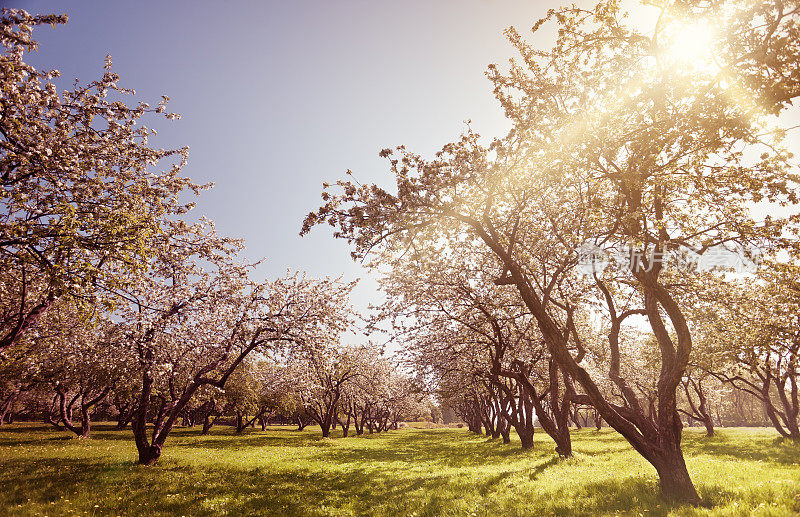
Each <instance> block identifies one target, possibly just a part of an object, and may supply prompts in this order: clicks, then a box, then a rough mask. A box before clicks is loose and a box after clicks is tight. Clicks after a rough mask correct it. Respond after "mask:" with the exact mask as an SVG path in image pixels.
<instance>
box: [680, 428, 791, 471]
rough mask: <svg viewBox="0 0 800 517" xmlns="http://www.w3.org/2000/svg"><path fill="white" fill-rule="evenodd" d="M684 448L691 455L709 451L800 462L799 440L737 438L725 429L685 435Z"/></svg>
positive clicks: (736, 456)
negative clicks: (713, 433)
mask: <svg viewBox="0 0 800 517" xmlns="http://www.w3.org/2000/svg"><path fill="white" fill-rule="evenodd" d="M682 447H683V452H684V454H686V455H688V456H695V455H700V454H708V455H711V456H722V457H728V458H734V459H740V460H755V461H764V462H768V463H777V464H780V465H792V464H796V463H797V462H798V461H800V443H793V442H792V441H791V440H782V441H778V440H776V439H775V438H774V437H769V436H753V437H751V438H750V439H748V440H742V439H736V440H735V439H732V438H731V437H730V436H728V435H726V434H725V433H724V431H722V432H717V433H716V434H715V435H714V436H705V435H703V436H691V435H685V436H684V440H683V442H682Z"/></svg>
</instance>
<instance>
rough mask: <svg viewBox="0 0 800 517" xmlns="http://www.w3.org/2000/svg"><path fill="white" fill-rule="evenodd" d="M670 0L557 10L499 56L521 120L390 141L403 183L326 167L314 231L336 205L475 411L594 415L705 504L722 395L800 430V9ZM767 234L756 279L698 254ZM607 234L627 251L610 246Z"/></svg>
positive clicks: (469, 410)
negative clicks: (702, 468)
mask: <svg viewBox="0 0 800 517" xmlns="http://www.w3.org/2000/svg"><path fill="white" fill-rule="evenodd" d="M650 4H651V5H652V6H653V7H652V8H653V9H657V10H658V20H657V22H656V24H655V27H654V29H653V30H652V31H649V30H648V31H647V32H644V31H642V30H639V29H638V28H637V27H634V26H633V24H632V23H630V22H626V21H625V12H624V11H623V10H622V8H621V7H620V5H619V3H618V2H616V1H613V0H609V1H603V2H601V3H600V4H598V5H597V6H596V7H595V8H594V9H583V8H578V7H567V8H562V9H557V10H553V11H551V12H549V13H548V15H547V16H546V17H545V18H544V19H542V20H540V21H539V22H537V23H536V24H535V25H534V27H533V31H534V33H537V32H539V31H541V30H542V29H543V27H544V26H546V25H548V24H554V25H555V26H556V34H557V36H556V41H555V44H554V46H553V47H552V48H538V47H536V46H534V45H532V44H531V43H529V42H528V41H526V40H525V39H524V38H523V36H522V35H521V34H519V33H518V32H517V31H515V30H514V29H508V31H507V33H506V34H507V36H508V39H509V40H510V42H511V43H512V45H513V46H514V48H515V49H516V51H517V53H518V56H519V57H518V58H516V59H513V60H511V61H510V64H509V66H508V67H507V68H506V69H503V68H502V67H500V66H496V65H493V66H490V68H489V70H488V73H487V75H488V77H489V79H490V80H491V82H492V84H493V86H494V93H495V96H496V97H497V99H498V100H499V102H500V104H501V106H502V108H503V109H504V111H505V114H506V116H507V118H508V121H509V123H510V126H511V130H510V132H509V133H508V135H507V136H506V137H504V138H501V139H495V140H493V141H491V142H485V141H484V140H482V139H481V138H480V137H479V136H478V135H477V134H476V133H474V132H473V131H472V130H471V129H469V130H467V131H466V132H465V133H464V134H463V135H462V137H461V138H460V139H458V140H457V141H455V142H453V143H451V144H448V145H446V146H445V147H444V148H443V149H442V150H441V152H439V153H437V155H436V156H435V157H434V158H433V159H426V158H424V157H422V156H420V155H417V154H414V153H413V152H411V151H409V150H407V149H405V148H404V147H399V148H397V149H394V150H389V149H387V150H384V151H382V153H381V155H382V156H383V157H385V158H386V159H387V160H388V162H389V168H390V170H391V172H392V174H393V175H394V177H395V179H396V186H395V188H394V189H392V190H387V189H385V188H383V187H381V186H379V185H373V184H365V183H361V182H358V181H356V180H354V179H350V178H348V179H344V180H341V181H338V182H337V183H336V184H335V185H333V186H328V185H325V190H324V193H323V201H324V204H323V206H322V207H321V208H320V209H319V210H317V211H315V212H313V213H311V214H309V215H308V217H307V218H306V221H305V224H304V227H303V233H306V232H308V231H310V230H311V229H312V228H313V227H314V226H316V225H319V224H330V225H331V226H333V227H334V228H335V236H336V237H340V238H343V239H346V240H347V241H348V242H349V243H351V245H352V246H353V256H354V257H355V258H360V259H364V260H365V261H366V262H367V263H370V264H371V265H372V266H373V267H374V269H375V270H376V271H378V272H380V273H382V276H383V279H384V288H385V290H386V292H387V293H388V295H389V297H388V299H389V301H388V302H387V303H386V304H385V305H384V306H383V307H382V311H381V315H380V316H382V318H383V321H388V322H391V331H392V332H394V334H395V335H396V336H397V338H398V339H402V340H403V341H404V343H405V349H406V353H407V356H408V359H409V361H410V362H411V364H413V365H415V366H416V367H417V369H418V371H419V373H420V374H421V375H423V376H424V377H426V378H427V379H429V381H430V382H431V384H432V388H435V389H438V390H439V391H440V393H442V394H443V395H444V396H446V397H449V398H450V399H451V400H452V401H453V404H454V405H455V406H456V407H458V408H460V411H461V414H462V415H463V417H464V418H465V419H466V420H467V421H468V422H469V423H470V426H471V427H472V428H473V429H474V430H477V428H478V426H479V423H481V422H482V423H484V424H485V425H486V426H488V427H489V429H490V432H491V429H494V430H495V432H496V433H498V434H499V435H504V434H505V435H507V434H508V432H509V426H510V427H512V428H514V429H515V430H516V431H517V433H518V434H519V435H520V437H521V438H522V440H523V444H524V445H525V446H529V445H530V443H531V442H530V436H531V435H532V433H533V420H534V416H536V417H537V418H538V420H539V422H540V423H541V425H542V427H543V429H544V430H545V431H546V432H547V433H548V434H549V435H550V436H551V437H552V438H553V440H554V441H555V443H556V448H557V450H558V452H559V453H560V454H563V455H569V454H570V452H571V445H570V439H569V430H568V427H569V423H570V420H572V421H574V420H575V419H576V417H575V412H576V411H583V412H584V413H587V412H588V413H589V414H590V417H591V419H592V420H593V421H594V422H598V423H599V422H600V421H601V420H602V421H603V422H606V423H607V424H608V425H609V426H610V427H612V428H613V429H615V430H616V431H617V432H619V433H620V434H621V435H622V436H624V437H625V439H626V440H627V441H628V442H629V443H630V444H631V446H632V447H633V448H634V449H635V450H636V451H637V452H639V453H640V454H641V455H642V456H643V457H644V458H645V459H647V460H648V461H649V462H650V463H651V464H652V465H653V467H654V468H655V470H656V471H657V473H658V476H659V480H660V485H661V490H662V493H663V494H664V496H665V497H666V498H667V499H669V500H673V501H682V502H689V503H698V502H699V496H698V494H697V492H696V490H695V488H694V485H693V483H692V480H691V478H690V475H689V472H688V470H687V468H686V464H685V462H684V457H683V452H682V450H681V430H682V428H683V418H685V417H686V414H687V413H688V414H689V415H690V416H691V417H692V418H695V419H698V420H702V421H705V422H707V423H710V422H711V420H710V418H709V417H710V415H711V412H713V411H714V410H713V409H712V408H713V406H715V405H717V406H718V405H719V404H720V402H719V401H718V400H717V399H716V398H715V397H717V395H716V393H718V392H720V390H730V389H732V387H733V388H736V390H737V391H735V392H733V393H734V395H731V396H732V397H734V400H739V401H740V402H741V404H740V405H744V406H747V407H751V406H752V403H753V401H754V400H758V401H759V402H760V403H761V404H762V405H763V411H764V412H765V415H766V417H767V419H768V420H769V421H770V422H771V423H772V424H773V425H774V426H775V428H776V429H778V431H779V432H780V433H781V434H782V435H784V436H787V437H789V438H792V439H794V440H797V439H798V438H800V435H798V433H797V428H798V387H797V384H798V379H797V373H798V348H797V347H798V343H800V339H799V338H800V334H799V333H798V332H800V327H798V326H797V314H798V312H797V309H798V307H797V303H796V302H797V294H798V280H800V275H798V273H799V272H798V264H800V262H799V261H798V253H797V252H798V243H800V241H798V238H797V229H798V228H797V214H796V210H795V206H796V204H797V201H798V198H797V191H796V188H797V180H798V177H797V175H796V173H795V170H794V167H795V165H794V163H793V161H792V160H793V155H792V154H791V153H790V152H789V150H788V149H787V148H786V144H785V143H784V138H785V135H786V131H785V130H783V129H781V127H782V122H783V120H785V119H783V118H780V116H781V114H782V113H783V112H785V111H786V110H787V109H788V108H789V107H790V106H791V103H792V101H793V99H795V98H796V97H797V96H798V93H800V39H799V38H798V35H799V34H800V27H798V13H800V4H798V3H797V2H786V1H783V0H761V1H756V2H753V1H725V2H717V1H713V0H711V1H708V0H691V1H675V2H673V1H665V2H650ZM687 29H688V30H687ZM698 32H701V33H703V34H705V35H707V36H708V38H707V39H708V41H693V40H691V41H688V42H687V41H686V38H689V37H691V35H693V34H694V35H696V34H697V33H698ZM687 46H688V47H689V52H690V53H691V55H689V56H687V55H686V52H687V50H686V49H687ZM767 213H768V214H769V215H765V214H767ZM754 248H758V249H760V250H762V253H763V259H764V260H763V262H764V263H763V265H762V267H761V269H760V271H759V272H758V274H755V275H753V274H750V275H743V274H739V273H736V272H732V271H724V270H714V269H710V268H705V267H703V268H700V267H693V266H694V264H693V262H692V261H691V260H690V261H687V260H686V258H687V257H688V258H691V257H704V256H705V257H707V258H708V259H710V258H713V256H714V253H719V252H720V250H725V249H728V250H737V253H738V256H739V257H740V260H741V261H743V262H752V261H753V260H754V257H753V256H752V255H750V254H748V253H747V250H750V249H754ZM587 249H589V250H591V253H590V254H589V255H590V256H591V257H593V258H597V257H598V256H601V257H600V258H602V256H603V255H606V256H611V257H624V258H625V260H622V261H620V262H621V263H617V264H611V267H601V266H602V265H607V264H605V263H604V262H603V260H594V259H593V260H590V261H589V263H588V264H587V262H586V260H585V259H586V255H587V253H586V250H587ZM706 253H709V255H705V254H706ZM673 259H674V260H673ZM671 260H672V263H671V262H670V261H671ZM704 260H706V259H704ZM694 262H697V261H694ZM706 262H709V261H708V260H706ZM710 262H714V261H713V260H711V261H710ZM718 265H719V264H718ZM587 266H588V269H587ZM376 325H379V322H376ZM712 392H713V393H712ZM731 396H728V397H726V400H727V402H726V403H730V397H731ZM737 397H738V398H737ZM498 416H501V418H498ZM587 418H588V417H587Z"/></svg>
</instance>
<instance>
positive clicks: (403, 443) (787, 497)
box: [0, 424, 800, 516]
mask: <svg viewBox="0 0 800 517" xmlns="http://www.w3.org/2000/svg"><path fill="white" fill-rule="evenodd" d="M92 434H93V437H92V438H91V439H89V440H77V439H73V438H70V437H69V436H68V435H67V434H66V433H62V432H59V431H56V430H52V429H50V428H47V427H43V426H35V425H24V424H21V425H12V426H4V427H2V428H0V514H3V515H5V514H8V515H76V514H77V515H85V514H89V515H226V514H227V515H263V514H267V515H416V516H421V515H468V516H473V515H474V516H478V515H494V516H501V515H551V514H552V515H599V514H616V513H620V514H630V515H667V514H670V515H706V514H709V515H797V514H800V447H798V446H795V445H791V444H788V443H782V442H780V441H779V440H777V439H776V435H775V433H773V432H771V431H768V430H764V429H755V430H753V429H725V430H721V431H720V432H719V435H718V436H717V437H714V438H706V437H704V436H703V435H701V434H700V433H697V432H693V431H687V432H686V438H685V441H684V443H685V451H686V454H687V463H688V465H689V470H690V471H691V473H692V476H693V478H694V480H695V482H696V484H697V486H698V489H699V491H700V493H701V495H702V497H703V498H704V499H705V500H706V501H707V502H708V504H709V508H689V507H669V506H668V505H665V504H664V503H663V502H662V501H661V500H659V498H658V497H657V486H656V477H655V472H654V470H653V469H652V468H651V467H650V466H649V465H648V464H647V463H646V462H645V461H644V460H643V459H641V458H640V457H639V456H638V455H637V454H636V453H634V452H633V451H632V450H631V448H630V447H629V446H628V445H627V444H626V443H625V442H624V441H623V440H622V439H620V438H619V436H618V435H616V434H615V433H614V432H611V431H606V430H604V431H601V432H597V431H594V430H581V431H576V432H575V433H574V435H573V436H574V437H573V440H574V448H575V451H576V454H575V458H574V459H571V460H568V461H559V460H558V459H557V458H556V457H555V454H554V452H553V444H552V442H551V441H550V440H549V439H548V438H547V436H546V435H545V434H544V433H537V441H536V446H535V449H534V450H533V451H523V450H521V449H520V448H519V447H518V444H511V445H503V444H502V443H501V442H500V441H499V440H489V439H487V438H485V437H480V436H475V435H472V434H470V433H468V432H467V431H465V430H462V429H406V430H400V431H392V432H390V433H389V434H382V435H374V436H370V437H358V438H347V439H322V438H321V437H320V434H319V431H318V430H314V429H307V430H306V431H304V432H296V431H294V430H292V429H289V428H281V427H273V428H271V429H270V430H268V431H267V432H261V431H255V430H252V431H251V430H248V431H246V432H245V434H243V435H239V436H237V435H235V434H233V433H232V432H231V431H230V430H229V429H228V428H219V429H217V428H215V429H214V430H213V431H212V433H211V434H210V435H208V436H200V435H199V432H198V431H197V430H194V429H176V430H175V432H173V434H172V436H171V438H170V439H169V440H168V441H167V445H166V447H165V448H164V455H163V457H162V459H161V460H160V462H159V463H158V464H157V465H156V466H155V467H140V466H138V465H135V464H134V462H133V460H134V458H135V447H134V445H133V441H132V437H131V434H130V431H129V430H128V431H112V430H110V429H109V428H108V427H103V426H97V428H96V429H94V430H93V433H92Z"/></svg>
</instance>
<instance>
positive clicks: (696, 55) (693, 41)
mask: <svg viewBox="0 0 800 517" xmlns="http://www.w3.org/2000/svg"><path fill="white" fill-rule="evenodd" d="M713 43H714V31H713V29H712V28H711V27H710V26H709V25H708V24H706V23H703V22H694V23H689V24H686V25H682V26H680V27H679V28H677V30H675V31H674V33H673V34H671V37H670V38H669V44H668V47H667V49H668V52H667V53H668V55H669V57H670V58H671V59H672V60H674V61H675V62H677V63H678V64H680V65H682V66H689V67H692V68H695V69H698V70H707V71H711V70H713V69H714V67H715V64H714V59H713V55H712V47H713Z"/></svg>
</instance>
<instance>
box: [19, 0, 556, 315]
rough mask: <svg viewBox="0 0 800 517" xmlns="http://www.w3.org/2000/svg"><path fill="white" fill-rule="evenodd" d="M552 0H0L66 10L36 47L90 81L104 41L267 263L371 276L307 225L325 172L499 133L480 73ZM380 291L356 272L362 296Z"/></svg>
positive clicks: (209, 210) (207, 199) (219, 217)
mask: <svg viewBox="0 0 800 517" xmlns="http://www.w3.org/2000/svg"><path fill="white" fill-rule="evenodd" d="M558 3H559V2H556V1H551V2H534V1H530V0H528V1H522V0H469V1H464V0H460V1H454V0H451V1H437V2H431V1H404V2H389V1H379V2H376V1H366V0H365V1H336V2H328V1H325V2H323V1H318V2H311V1H295V0H293V1H285V2H278V1H272V2H269V1H250V2H226V3H222V2H189V1H183V2H155V1H138V2H89V1H84V2H77V1H76V2H55V1H25V0H20V1H16V2H6V3H5V5H7V6H10V7H21V8H23V9H26V10H27V11H29V12H32V13H50V12H56V13H62V12H66V14H68V15H69V17H70V21H69V23H68V24H67V25H65V26H57V28H56V29H52V28H50V27H46V28H39V29H37V30H36V32H35V37H36V38H37V39H38V40H39V41H40V48H39V52H38V54H36V55H33V56H30V57H29V61H30V62H31V63H32V64H34V65H35V66H37V67H40V68H57V69H58V70H60V71H61V72H62V73H63V74H64V78H65V79H66V80H68V81H71V80H72V79H73V78H76V77H77V78H79V79H80V80H81V81H82V82H88V81H91V80H92V79H94V78H97V77H99V76H100V75H101V73H102V66H103V60H104V57H105V55H106V53H110V54H111V55H112V58H113V61H114V70H115V71H116V72H117V73H119V74H120V75H121V77H122V80H121V84H122V85H123V86H126V87H129V88H134V89H135V90H136V92H137V98H138V99H140V100H143V101H148V102H152V103H154V102H155V101H157V100H158V99H159V98H160V96H161V95H162V94H166V95H168V96H169V97H170V98H171V99H172V101H171V103H170V108H171V110H172V111H176V112H178V113H181V114H182V119H181V120H180V121H177V122H165V123H158V124H156V125H155V127H156V128H157V129H158V130H159V136H158V137H157V138H155V139H154V140H153V141H152V143H153V144H154V145H155V146H160V147H178V146H183V145H188V146H189V147H190V161H189V165H188V167H187V169H186V170H185V172H186V174H187V175H188V176H190V177H192V178H193V179H195V180H197V181H199V182H207V181H213V182H215V183H216V187H215V188H214V189H213V190H212V191H210V192H206V193H204V194H203V195H202V196H201V198H200V199H199V202H198V208H197V209H196V211H197V213H198V214H204V215H207V216H208V217H210V218H211V219H213V220H214V221H215V222H216V224H217V228H218V230H219V231H220V232H221V233H223V234H227V235H232V236H240V237H244V238H245V239H246V242H247V256H248V258H250V259H253V260H255V259H259V258H261V257H267V259H268V260H267V263H266V264H265V266H264V267H263V272H264V274H266V275H268V276H275V275H279V274H281V273H282V272H283V271H285V270H286V269H287V268H290V269H302V270H306V271H308V272H309V273H310V274H312V275H332V276H338V275H340V274H344V275H345V277H346V278H348V279H351V278H355V277H363V276H364V272H363V271H362V270H361V268H360V266H358V265H357V264H354V263H353V262H352V260H351V259H350V258H349V249H348V248H347V246H346V244H345V243H343V242H338V241H335V240H334V239H333V238H332V236H331V232H330V231H329V230H328V229H326V228H318V229H316V230H315V231H314V232H313V233H312V235H311V236H310V237H305V238H300V237H299V236H298V232H299V230H300V225H301V222H302V219H303V217H304V216H305V214H306V213H307V212H309V211H310V210H313V209H315V208H316V207H317V206H318V205H319V203H320V197H319V195H320V192H321V188H322V182H323V181H331V180H335V179H337V178H340V177H342V176H343V175H344V172H345V171H346V170H347V169H348V168H350V169H352V170H353V171H354V172H355V174H356V175H357V177H358V178H359V180H360V181H373V180H374V181H383V182H386V181H388V180H389V179H390V178H389V175H388V173H387V168H386V165H385V163H384V161H383V160H381V159H380V158H378V156H377V155H378V151H379V150H380V149H382V148H384V147H391V146H395V145H398V144H405V145H407V146H409V147H410V148H411V149H414V150H416V151H419V152H424V153H433V152H434V151H436V150H438V149H439V148H440V147H441V145H443V144H444V143H446V142H448V141H450V140H451V139H454V138H456V137H457V136H458V134H459V132H460V131H461V130H463V128H464V123H463V122H464V121H465V120H466V119H468V118H469V119H471V120H472V121H473V125H474V127H475V128H476V129H477V130H478V131H479V132H481V133H482V134H484V135H486V136H496V135H500V134H501V133H503V132H504V131H505V128H506V126H505V123H504V120H503V116H502V113H501V112H500V110H499V107H498V106H497V103H496V102H495V100H494V98H493V97H492V95H491V88H490V84H489V82H488V80H487V79H486V78H485V76H484V71H485V70H486V66H487V65H488V64H489V63H492V62H505V61H506V60H507V59H508V58H509V57H511V56H512V55H513V54H512V49H511V47H510V45H509V44H508V43H507V42H506V40H505V38H504V37H503V34H502V32H503V29H504V28H506V27H508V26H510V25H514V26H516V27H517V28H519V29H520V30H527V29H528V28H529V27H530V26H531V25H532V24H533V22H534V21H535V20H536V19H537V18H538V17H540V16H542V15H544V14H545V12H546V10H547V9H548V8H549V7H554V6H556V5H558ZM374 298H375V288H374V282H372V281H370V280H369V279H368V278H367V279H365V281H363V282H362V285H361V287H360V288H359V289H358V291H357V293H356V296H355V300H354V302H355V304H356V306H358V307H361V308H363V307H365V306H366V305H367V304H368V303H369V302H370V301H371V300H373V299H374Z"/></svg>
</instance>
